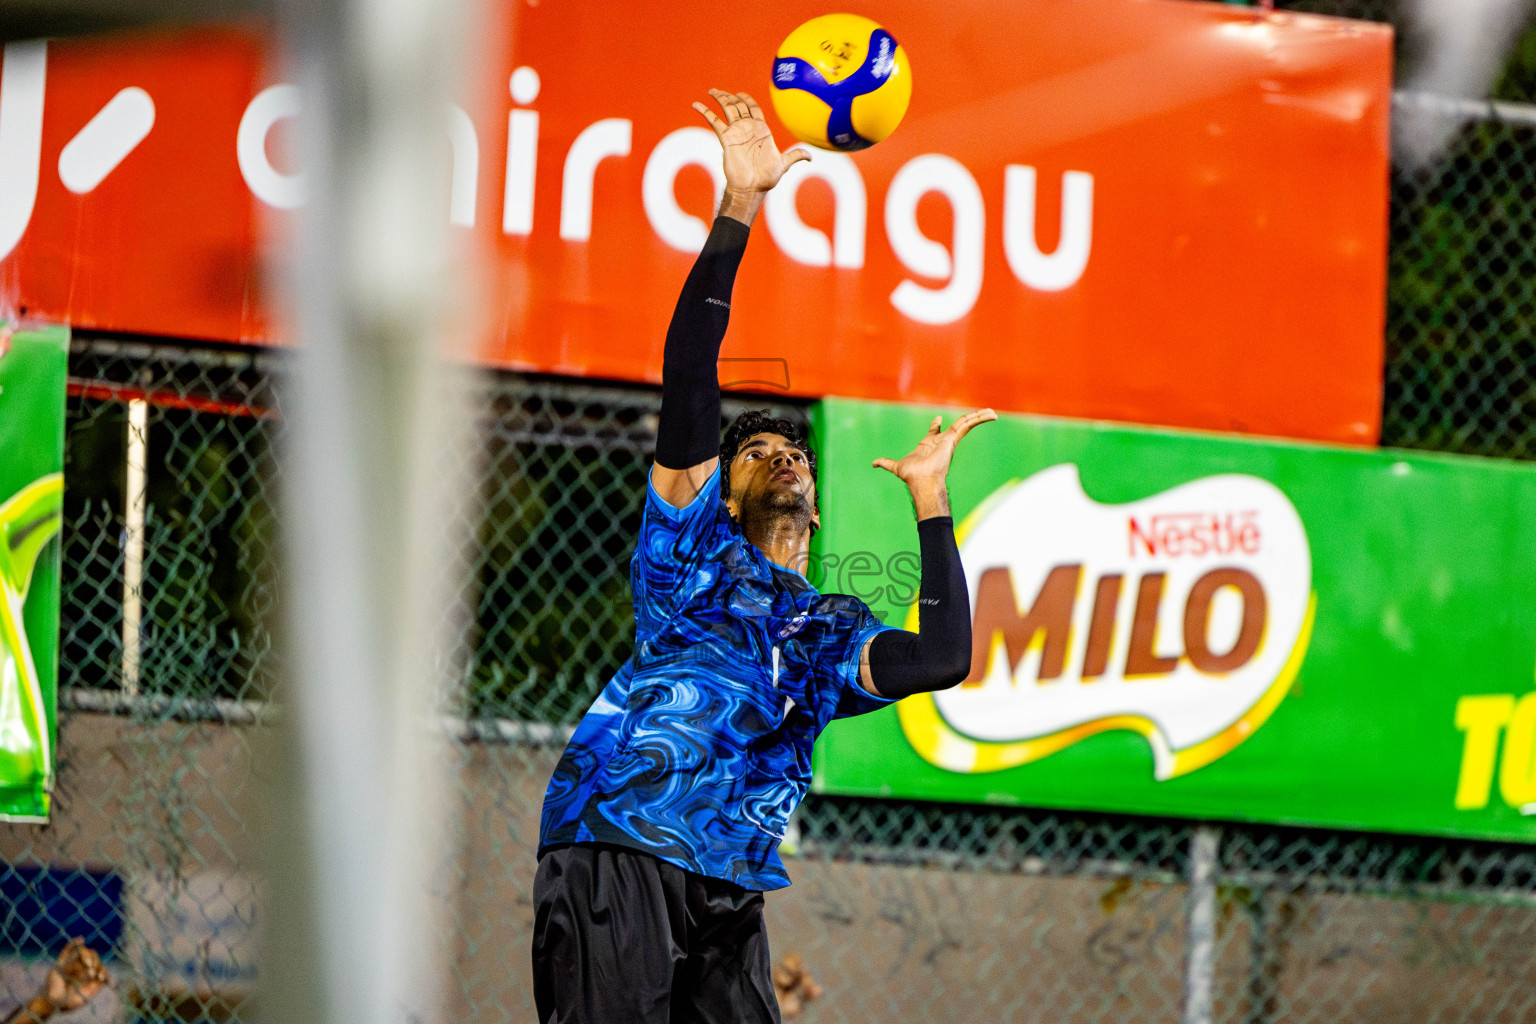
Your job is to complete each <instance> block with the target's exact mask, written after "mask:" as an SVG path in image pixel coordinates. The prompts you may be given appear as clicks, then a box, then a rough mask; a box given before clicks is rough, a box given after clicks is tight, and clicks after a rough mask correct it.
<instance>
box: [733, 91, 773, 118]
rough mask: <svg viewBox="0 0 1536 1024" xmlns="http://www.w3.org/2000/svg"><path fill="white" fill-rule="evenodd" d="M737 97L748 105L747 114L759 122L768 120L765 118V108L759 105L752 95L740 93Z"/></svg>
mask: <svg viewBox="0 0 1536 1024" xmlns="http://www.w3.org/2000/svg"><path fill="white" fill-rule="evenodd" d="M736 95H738V96H740V97H741V101H742V102H743V103H745V104H746V105H747V113H749V114H751V115H752V117H753V118H755V119H756V120H758V121H762V120H766V119H765V118H764V117H763V108H762V107H760V106H758V105H757V100H755V99H753V98H752V96H751V94H750V93H744V92H739V93H737V94H736Z"/></svg>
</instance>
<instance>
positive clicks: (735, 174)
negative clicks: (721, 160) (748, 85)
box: [693, 89, 811, 192]
mask: <svg viewBox="0 0 1536 1024" xmlns="http://www.w3.org/2000/svg"><path fill="white" fill-rule="evenodd" d="M709 94H710V95H711V96H713V97H714V98H715V102H716V103H718V104H720V109H721V110H722V111H723V112H724V114H725V116H724V117H723V118H722V117H720V116H719V115H718V114H716V113H715V112H714V111H713V110H710V109H709V108H708V107H706V106H705V105H704V104H702V103H695V104H694V105H693V109H694V110H697V111H698V112H699V113H701V114H703V115H704V119H705V120H706V121H708V122H709V126H710V127H711V128H713V129H714V130H715V135H717V136H718V137H719V138H720V145H721V146H722V147H723V148H724V149H725V187H726V188H729V189H735V190H737V191H741V192H767V191H768V190H769V189H771V188H773V186H775V185H777V184H778V183H779V179H780V178H782V177H784V172H785V171H787V170H789V169H790V167H792V166H793V165H795V164H796V163H798V162H799V161H801V160H809V159H810V158H811V155H810V154H809V153H807V152H806V151H805V150H803V149H791V150H790V151H789V152H787V153H780V152H779V147H778V144H777V143H775V142H774V141H773V131H772V130H771V129H770V128H769V127H768V122H767V121H766V120H765V119H764V118H763V111H762V108H761V107H759V106H758V105H757V101H756V100H754V99H753V98H752V97H751V96H748V95H747V94H746V93H744V92H722V91H721V90H719V89H711V90H709Z"/></svg>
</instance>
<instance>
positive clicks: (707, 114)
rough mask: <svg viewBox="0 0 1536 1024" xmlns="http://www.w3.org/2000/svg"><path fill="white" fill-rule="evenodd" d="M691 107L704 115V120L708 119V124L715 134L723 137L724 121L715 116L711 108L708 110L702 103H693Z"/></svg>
mask: <svg viewBox="0 0 1536 1024" xmlns="http://www.w3.org/2000/svg"><path fill="white" fill-rule="evenodd" d="M693 109H694V110H697V111H698V112H699V113H701V114H703V115H704V120H706V121H708V122H709V126H710V127H711V128H713V129H714V130H715V135H717V136H720V137H724V135H725V123H724V122H723V121H721V120H720V119H719V118H718V117H716V116H715V112H714V111H713V110H710V109H709V108H708V107H706V106H705V105H704V104H702V103H695V104H694V105H693Z"/></svg>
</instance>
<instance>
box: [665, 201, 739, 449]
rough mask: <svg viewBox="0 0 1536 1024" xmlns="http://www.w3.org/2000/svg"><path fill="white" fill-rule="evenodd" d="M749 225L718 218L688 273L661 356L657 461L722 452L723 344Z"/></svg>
mask: <svg viewBox="0 0 1536 1024" xmlns="http://www.w3.org/2000/svg"><path fill="white" fill-rule="evenodd" d="M749 233H750V229H749V228H748V227H747V225H745V224H743V223H742V222H741V221H739V220H733V219H732V218H730V217H716V218H715V225H714V227H713V228H711V229H710V232H709V240H708V241H706V242H705V243H704V249H703V251H702V252H700V253H699V258H698V260H696V261H695V262H694V264H693V269H692V270H691V271H689V273H688V280H687V281H686V282H684V284H683V293H682V294H681V295H679V296H678V299H677V308H676V309H675V310H673V312H672V325H671V326H670V327H668V328H667V347H666V351H665V353H664V354H663V355H662V359H661V423H660V425H659V426H658V428H657V431H656V462H657V463H658V464H659V465H662V466H665V467H666V468H668V469H687V468H689V467H690V466H697V465H698V464H699V463H701V462H707V461H709V460H710V459H712V458H714V457H716V456H717V455H719V454H720V376H719V372H718V370H717V369H716V364H717V363H718V362H719V361H720V342H721V341H722V340H724V338H725V328H726V324H728V323H729V322H730V319H731V287H732V285H734V284H735V282H736V268H737V267H738V266H740V265H741V254H742V253H743V252H744V251H745V250H746V247H747V236H748V234H749Z"/></svg>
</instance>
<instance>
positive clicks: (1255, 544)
mask: <svg viewBox="0 0 1536 1024" xmlns="http://www.w3.org/2000/svg"><path fill="white" fill-rule="evenodd" d="M1127 525H1128V527H1129V535H1128V538H1127V539H1128V541H1129V543H1130V548H1131V557H1132V558H1135V557H1136V556H1137V555H1138V554H1142V555H1151V556H1154V557H1156V556H1161V557H1164V558H1178V557H1180V556H1181V555H1190V556H1192V557H1195V558H1199V557H1201V556H1202V555H1231V554H1236V553H1239V552H1240V553H1242V554H1245V555H1256V554H1258V553H1259V544H1260V539H1261V537H1260V533H1259V514H1258V512H1257V511H1255V510H1249V511H1247V512H1166V513H1161V514H1158V515H1154V516H1152V517H1151V518H1149V519H1147V520H1146V524H1145V525H1143V523H1142V521H1141V520H1139V519H1137V518H1136V517H1135V516H1131V517H1130V519H1129V520H1128V522H1127Z"/></svg>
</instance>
